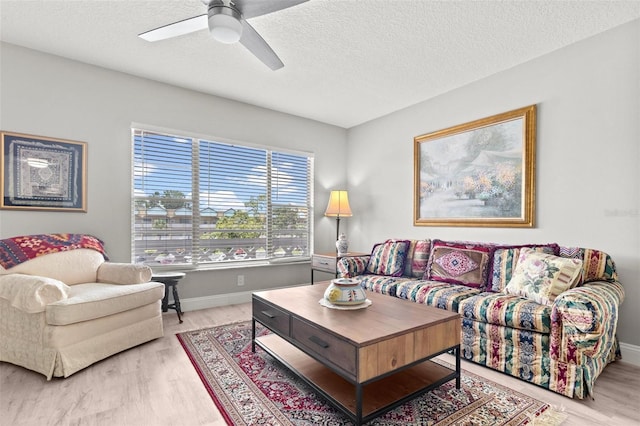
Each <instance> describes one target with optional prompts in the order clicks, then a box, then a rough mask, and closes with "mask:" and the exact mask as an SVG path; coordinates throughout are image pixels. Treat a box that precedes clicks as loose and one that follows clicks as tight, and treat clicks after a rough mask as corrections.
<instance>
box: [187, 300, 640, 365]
mask: <svg viewBox="0 0 640 426" xmlns="http://www.w3.org/2000/svg"><path fill="white" fill-rule="evenodd" d="M251 293H253V291H243V292H240V293H229V294H219V295H214V296H205V297H193V298H190V299H184V300H183V299H181V300H180V307H181V308H182V311H183V312H188V311H197V310H200V309H207V308H215V307H218V306H227V305H237V304H240V303H248V302H251ZM620 351H622V361H624V362H628V363H629V364H634V365H638V366H640V346H636V345H630V344H628V343H623V342H620Z"/></svg>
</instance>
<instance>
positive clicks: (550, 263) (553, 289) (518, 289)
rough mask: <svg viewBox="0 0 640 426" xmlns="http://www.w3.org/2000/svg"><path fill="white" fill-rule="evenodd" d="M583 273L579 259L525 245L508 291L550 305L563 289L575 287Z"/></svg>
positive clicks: (508, 285)
mask: <svg viewBox="0 0 640 426" xmlns="http://www.w3.org/2000/svg"><path fill="white" fill-rule="evenodd" d="M581 276H582V260H580V259H569V258H563V257H558V256H554V255H552V254H545V253H540V252H537V251H536V250H534V249H530V248H522V249H521V250H520V256H519V257H518V264H517V266H516V269H515V271H514V273H513V276H512V277H511V281H509V284H507V286H506V287H505V291H506V292H507V293H508V294H514V295H518V296H522V297H526V298H527V299H531V300H533V301H535V302H538V303H540V304H544V305H551V304H553V302H554V300H556V297H558V295H559V294H560V293H562V292H564V291H566V290H568V289H570V288H572V287H575V286H576V285H577V284H578V283H579V282H580V278H581Z"/></svg>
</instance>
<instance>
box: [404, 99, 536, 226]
mask: <svg viewBox="0 0 640 426" xmlns="http://www.w3.org/2000/svg"><path fill="white" fill-rule="evenodd" d="M535 143H536V106H535V105H531V106H527V107H524V108H520V109H517V110H514V111H509V112H505V113H502V114H498V115H494V116H491V117H487V118H483V119H480V120H476V121H473V122H470V123H465V124H461V125H458V126H454V127H450V128H447V129H443V130H439V131H436V132H433V133H428V134H425V135H421V136H416V137H415V138H414V191H415V192H414V225H415V226H476V227H533V225H534V223H533V222H534V217H533V216H534V196H535V189H534V184H535Z"/></svg>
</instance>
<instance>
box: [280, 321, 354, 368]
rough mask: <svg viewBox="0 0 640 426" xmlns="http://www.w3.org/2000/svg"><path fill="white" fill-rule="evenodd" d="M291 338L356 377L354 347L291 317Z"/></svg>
mask: <svg viewBox="0 0 640 426" xmlns="http://www.w3.org/2000/svg"><path fill="white" fill-rule="evenodd" d="M291 337H292V338H293V340H294V341H296V342H297V343H298V344H299V345H302V346H304V347H305V350H306V351H308V352H311V353H314V354H316V355H317V356H319V357H321V358H323V359H324V360H326V361H327V362H329V363H331V364H334V365H336V366H338V367H340V368H342V369H343V370H345V371H346V372H348V373H350V374H352V375H353V376H354V377H355V375H356V347H355V346H353V345H351V344H350V343H349V342H346V341H344V340H341V339H340V338H338V337H336V336H334V335H332V334H330V333H327V332H325V331H323V330H321V329H319V328H317V327H314V326H313V325H311V324H309V323H307V322H305V321H303V320H301V319H299V318H296V317H293V318H292V320H291Z"/></svg>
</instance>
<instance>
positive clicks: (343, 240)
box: [336, 233, 349, 256]
mask: <svg viewBox="0 0 640 426" xmlns="http://www.w3.org/2000/svg"><path fill="white" fill-rule="evenodd" d="M336 249H338V256H345V255H346V254H347V253H348V252H349V241H348V240H347V236H346V235H345V234H344V233H343V234H340V236H339V237H338V241H336Z"/></svg>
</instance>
